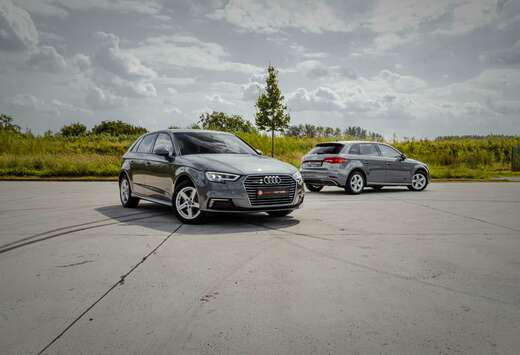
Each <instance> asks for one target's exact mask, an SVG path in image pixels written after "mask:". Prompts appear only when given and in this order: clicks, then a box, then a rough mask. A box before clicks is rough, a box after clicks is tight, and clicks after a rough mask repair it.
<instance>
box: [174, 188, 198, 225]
mask: <svg viewBox="0 0 520 355" xmlns="http://www.w3.org/2000/svg"><path fill="white" fill-rule="evenodd" d="M175 208H176V209H177V212H178V213H179V214H180V215H181V216H182V217H183V218H185V219H195V218H197V217H198V216H199V214H200V205H199V194H198V193H197V189H196V188H194V187H193V186H186V187H184V188H182V189H181V191H179V193H178V194H177V198H176V199H175Z"/></svg>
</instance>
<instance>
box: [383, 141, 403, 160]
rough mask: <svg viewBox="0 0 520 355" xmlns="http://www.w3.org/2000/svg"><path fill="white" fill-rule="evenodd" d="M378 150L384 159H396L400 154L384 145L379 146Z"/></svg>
mask: <svg viewBox="0 0 520 355" xmlns="http://www.w3.org/2000/svg"><path fill="white" fill-rule="evenodd" d="M379 150H380V151H381V154H382V155H383V156H384V157H385V158H397V157H399V156H401V153H399V152H398V151H397V150H395V149H394V148H392V147H389V146H387V145H385V144H379Z"/></svg>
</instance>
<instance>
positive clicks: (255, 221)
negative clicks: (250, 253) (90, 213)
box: [96, 202, 300, 235]
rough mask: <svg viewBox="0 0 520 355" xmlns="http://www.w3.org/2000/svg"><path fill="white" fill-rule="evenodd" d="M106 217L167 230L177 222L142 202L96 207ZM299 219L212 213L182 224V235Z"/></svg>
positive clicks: (270, 226)
mask: <svg viewBox="0 0 520 355" xmlns="http://www.w3.org/2000/svg"><path fill="white" fill-rule="evenodd" d="M96 211H97V212H99V213H101V214H102V215H104V216H105V217H107V218H110V219H112V220H114V221H115V222H118V223H124V224H126V225H135V226H142V227H145V228H150V229H156V230H159V231H161V232H168V231H171V230H173V228H174V227H175V226H177V225H179V223H180V222H179V220H178V219H177V218H176V217H175V215H174V214H173V212H172V210H171V208H170V207H167V206H161V205H157V204H153V203H146V202H145V203H143V202H141V203H140V204H139V206H138V207H136V208H131V209H130V208H123V207H121V205H111V206H103V207H99V208H96ZM298 223H300V221H299V220H298V219H296V218H294V217H293V216H290V215H289V216H286V217H271V216H269V215H267V214H266V213H244V214H238V213H237V214H234V213H213V214H210V215H209V216H208V217H207V219H206V220H205V221H204V223H203V224H200V225H185V226H184V227H183V228H182V234H193V235H197V234H214V235H216V234H234V233H247V232H257V231H265V230H277V229H284V228H289V227H292V226H295V225H297V224H298Z"/></svg>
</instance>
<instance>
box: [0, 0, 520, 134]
mask: <svg viewBox="0 0 520 355" xmlns="http://www.w3.org/2000/svg"><path fill="white" fill-rule="evenodd" d="M519 33H520V2H519V1H518V0H509V1H508V0H499V1H498V2H497V1H473V0H450V1H445V0H438V1H422V0H415V1H412V0H399V1H373V0H363V1H362V0H355V1H302V0H284V1H259V0H256V1H252V0H242V1H239V0H230V1H218V0H214V1H212V0H210V1H186V2H181V1H149V2H146V1H137V0H135V1H134V0H117V1H109V0H92V1H81V0H38V1H36V0H16V1H11V0H0V81H1V82H2V85H0V111H1V112H3V113H8V114H11V115H13V116H14V117H15V118H16V120H17V122H18V123H19V124H20V125H22V126H23V127H26V128H30V129H32V130H33V131H35V132H43V131H45V130H47V129H52V130H57V129H59V128H60V127H61V126H62V125H64V124H66V123H70V122H75V121H81V122H84V123H86V124H87V125H88V126H92V125H94V124H95V123H97V122H99V121H101V120H107V119H121V120H124V121H128V122H132V123H135V124H138V125H142V126H145V127H147V128H148V129H159V128H164V127H167V126H170V125H177V126H186V125H189V124H190V123H192V122H194V121H196V120H197V119H198V116H199V115H200V113H201V112H206V111H211V110H219V111H225V112H228V113H236V114H241V115H243V116H244V117H245V118H247V119H250V120H253V117H254V103H255V99H256V97H257V96H258V93H259V91H260V90H261V87H262V82H263V76H264V71H265V67H266V65H267V64H269V63H272V64H274V65H275V66H276V67H277V68H278V69H279V71H280V84H281V87H282V90H283V93H284V94H285V97H286V101H287V104H288V106H289V109H290V113H291V117H292V123H293V124H299V123H313V124H319V125H329V126H334V127H341V128H344V127H346V126H350V125H360V126H362V127H365V128H368V129H370V130H374V131H378V132H382V133H383V134H384V135H385V136H387V137H390V136H392V134H394V133H395V134H397V135H398V136H399V137H405V136H408V137H409V136H415V137H433V136H437V135H449V134H487V133H504V134H520V35H519Z"/></svg>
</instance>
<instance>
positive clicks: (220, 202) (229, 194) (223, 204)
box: [198, 174, 305, 213]
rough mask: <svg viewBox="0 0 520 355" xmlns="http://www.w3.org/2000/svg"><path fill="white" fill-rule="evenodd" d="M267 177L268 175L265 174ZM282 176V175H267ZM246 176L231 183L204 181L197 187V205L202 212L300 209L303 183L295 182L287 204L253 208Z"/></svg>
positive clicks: (302, 197) (264, 205) (302, 198)
mask: <svg viewBox="0 0 520 355" xmlns="http://www.w3.org/2000/svg"><path fill="white" fill-rule="evenodd" d="M266 175H268V174H266ZM269 175H283V174H269ZM287 176H288V175H287ZM246 178H247V176H241V177H240V179H238V180H237V181H233V182H229V181H227V182H225V183H213V182H209V181H207V180H205V182H204V183H203V184H201V185H200V186H199V189H198V190H199V203H200V207H201V210H202V211H207V212H231V213H233V212H268V211H286V210H295V209H298V208H300V207H301V205H302V204H303V200H304V193H305V192H304V191H305V190H304V188H303V183H300V184H298V182H296V180H294V178H292V177H291V179H293V180H294V182H295V189H294V195H293V196H292V199H289V200H290V201H288V203H283V204H263V205H261V206H255V205H253V204H252V203H251V201H250V197H249V196H248V194H247V190H246V187H245V185H244V181H245V180H246Z"/></svg>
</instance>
